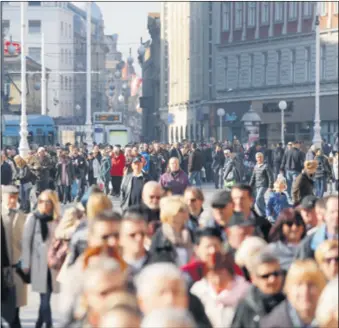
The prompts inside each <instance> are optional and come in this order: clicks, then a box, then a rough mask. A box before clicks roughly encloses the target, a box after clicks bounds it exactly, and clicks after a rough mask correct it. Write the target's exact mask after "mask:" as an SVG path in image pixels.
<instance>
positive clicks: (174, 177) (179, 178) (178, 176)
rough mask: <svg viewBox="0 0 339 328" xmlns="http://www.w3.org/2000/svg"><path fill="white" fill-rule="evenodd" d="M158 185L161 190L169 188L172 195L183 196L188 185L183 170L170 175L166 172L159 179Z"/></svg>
mask: <svg viewBox="0 0 339 328" xmlns="http://www.w3.org/2000/svg"><path fill="white" fill-rule="evenodd" d="M159 183H160V184H161V186H162V187H163V188H169V189H170V190H171V191H172V193H173V194H174V195H183V194H184V191H185V189H186V188H187V186H188V185H189V181H188V176H187V174H186V173H185V172H184V171H183V170H179V171H178V172H177V173H175V174H172V173H171V172H166V173H164V174H163V175H162V176H161V177H160V181H159Z"/></svg>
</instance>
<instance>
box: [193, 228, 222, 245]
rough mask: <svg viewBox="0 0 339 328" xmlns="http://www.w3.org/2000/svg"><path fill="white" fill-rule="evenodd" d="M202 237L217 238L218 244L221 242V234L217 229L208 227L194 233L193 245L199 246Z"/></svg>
mask: <svg viewBox="0 0 339 328" xmlns="http://www.w3.org/2000/svg"><path fill="white" fill-rule="evenodd" d="M204 237H212V238H218V239H219V240H220V242H222V236H221V233H220V231H219V230H218V229H217V228H210V227H208V228H203V229H199V230H197V232H196V233H195V238H194V242H195V244H197V245H199V244H200V242H201V239H202V238H204Z"/></svg>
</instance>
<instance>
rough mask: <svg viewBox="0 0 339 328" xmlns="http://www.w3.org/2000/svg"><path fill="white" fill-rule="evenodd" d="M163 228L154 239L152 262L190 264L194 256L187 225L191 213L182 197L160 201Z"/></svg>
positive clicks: (151, 249) (172, 197)
mask: <svg viewBox="0 0 339 328" xmlns="http://www.w3.org/2000/svg"><path fill="white" fill-rule="evenodd" d="M160 208H161V212H160V220H161V222H162V226H161V227H160V228H159V229H158V230H157V232H156V233H155V235H154V236H153V238H152V244H151V248H150V250H149V253H150V262H151V263H155V262H172V263H175V264H177V265H178V266H182V265H185V264H187V263H188V261H189V260H190V258H191V255H192V250H193V249H192V248H193V245H192V239H191V234H190V232H189V230H188V229H187V228H185V225H186V223H187V221H188V217H189V212H188V208H187V205H186V204H185V203H184V201H183V199H182V197H180V196H169V197H164V198H162V199H161V200H160Z"/></svg>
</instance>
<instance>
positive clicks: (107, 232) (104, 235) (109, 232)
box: [88, 221, 120, 247]
mask: <svg viewBox="0 0 339 328" xmlns="http://www.w3.org/2000/svg"><path fill="white" fill-rule="evenodd" d="M119 230H120V223H119V222H104V221H98V222H96V223H95V224H94V227H93V230H92V231H91V232H90V234H89V236H88V245H89V246H90V247H102V246H109V247H118V245H119Z"/></svg>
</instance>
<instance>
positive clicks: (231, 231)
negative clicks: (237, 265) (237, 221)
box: [226, 226, 254, 249]
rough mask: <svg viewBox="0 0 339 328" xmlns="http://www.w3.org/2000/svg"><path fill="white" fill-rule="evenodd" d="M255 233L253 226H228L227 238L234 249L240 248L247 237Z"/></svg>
mask: <svg viewBox="0 0 339 328" xmlns="http://www.w3.org/2000/svg"><path fill="white" fill-rule="evenodd" d="M253 233H254V227H253V226H247V227H244V226H232V227H229V228H226V235H227V240H228V243H229V244H230V246H231V247H232V248H233V249H238V248H239V247H240V245H241V244H242V242H243V241H244V240H245V239H246V238H247V237H250V236H253Z"/></svg>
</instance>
